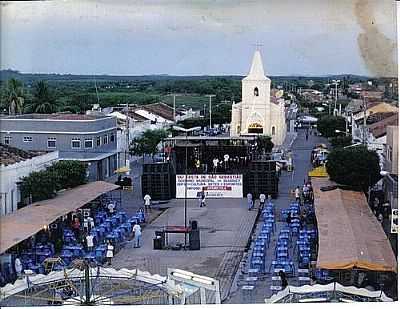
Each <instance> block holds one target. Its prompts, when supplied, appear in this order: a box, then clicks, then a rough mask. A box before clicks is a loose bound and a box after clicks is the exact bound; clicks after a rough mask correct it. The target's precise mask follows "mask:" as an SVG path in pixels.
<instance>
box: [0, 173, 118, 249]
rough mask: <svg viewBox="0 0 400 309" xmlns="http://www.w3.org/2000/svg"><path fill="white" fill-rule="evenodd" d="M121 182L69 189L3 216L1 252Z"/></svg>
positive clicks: (0, 239) (0, 230) (98, 182)
mask: <svg viewBox="0 0 400 309" xmlns="http://www.w3.org/2000/svg"><path fill="white" fill-rule="evenodd" d="M118 188H119V186H117V185H114V184H112V183H108V182H104V181H96V182H91V183H88V184H85V185H81V186H79V187H76V188H73V189H70V190H66V191H64V192H62V193H60V194H58V195H57V196H56V197H55V198H53V199H49V200H44V201H40V202H37V203H34V204H31V205H28V206H26V207H24V208H22V209H19V210H17V211H15V212H13V213H11V214H9V215H6V216H2V217H0V254H1V253H3V252H5V251H6V250H7V249H9V248H11V247H12V246H14V245H16V244H18V243H19V242H21V241H23V240H25V239H27V238H28V237H30V236H32V235H34V234H36V233H37V232H39V231H40V230H42V229H43V228H44V226H47V225H49V224H51V223H52V222H54V221H55V220H56V219H57V218H59V217H61V216H64V215H66V214H68V213H70V212H72V211H74V210H76V209H78V208H80V207H82V206H84V205H85V204H87V203H89V202H91V201H92V200H94V199H96V198H97V197H99V196H100V195H102V194H103V193H106V192H109V191H112V190H115V189H118Z"/></svg>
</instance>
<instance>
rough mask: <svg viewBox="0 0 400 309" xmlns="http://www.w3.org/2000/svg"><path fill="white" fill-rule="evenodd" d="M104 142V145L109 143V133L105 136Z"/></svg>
mask: <svg viewBox="0 0 400 309" xmlns="http://www.w3.org/2000/svg"><path fill="white" fill-rule="evenodd" d="M103 144H104V145H105V144H108V135H107V134H106V135H104V136H103Z"/></svg>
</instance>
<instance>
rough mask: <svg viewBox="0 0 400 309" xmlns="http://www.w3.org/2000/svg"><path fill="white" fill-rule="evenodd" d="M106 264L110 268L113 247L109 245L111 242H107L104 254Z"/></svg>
mask: <svg viewBox="0 0 400 309" xmlns="http://www.w3.org/2000/svg"><path fill="white" fill-rule="evenodd" d="M106 257H107V261H108V264H107V265H110V266H111V260H112V258H113V257H114V246H113V244H112V243H111V240H107V253H106Z"/></svg>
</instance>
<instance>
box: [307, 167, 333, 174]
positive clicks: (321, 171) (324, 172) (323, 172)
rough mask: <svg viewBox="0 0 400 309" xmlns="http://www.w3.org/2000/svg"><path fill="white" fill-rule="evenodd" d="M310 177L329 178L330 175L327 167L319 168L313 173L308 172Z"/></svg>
mask: <svg viewBox="0 0 400 309" xmlns="http://www.w3.org/2000/svg"><path fill="white" fill-rule="evenodd" d="M308 176H309V177H328V176H329V175H328V173H327V172H326V167H325V166H318V167H316V168H314V169H313V170H312V171H310V172H308Z"/></svg>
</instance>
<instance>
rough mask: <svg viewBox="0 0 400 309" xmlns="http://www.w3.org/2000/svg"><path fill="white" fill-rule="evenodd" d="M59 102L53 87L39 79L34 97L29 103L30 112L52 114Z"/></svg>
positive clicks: (34, 89)
mask: <svg viewBox="0 0 400 309" xmlns="http://www.w3.org/2000/svg"><path fill="white" fill-rule="evenodd" d="M56 104H57V102H56V99H55V96H54V94H53V93H52V91H51V89H50V88H49V86H48V85H47V83H46V82H44V81H39V82H38V83H36V84H35V86H34V88H33V99H32V102H31V104H29V107H28V109H29V110H30V112H33V113H39V114H50V113H53V112H55V111H56V110H57V105H56Z"/></svg>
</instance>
